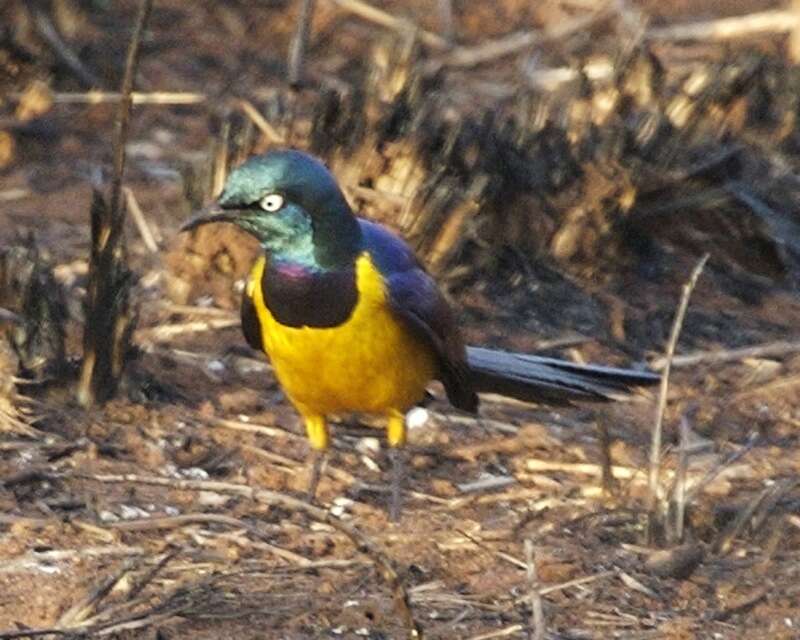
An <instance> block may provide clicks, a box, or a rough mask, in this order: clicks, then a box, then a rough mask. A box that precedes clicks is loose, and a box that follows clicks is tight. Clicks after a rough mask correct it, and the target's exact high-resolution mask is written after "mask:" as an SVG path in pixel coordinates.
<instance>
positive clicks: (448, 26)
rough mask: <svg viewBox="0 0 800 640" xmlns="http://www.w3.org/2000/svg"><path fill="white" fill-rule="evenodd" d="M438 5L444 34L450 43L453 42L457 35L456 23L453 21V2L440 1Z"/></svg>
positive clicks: (449, 0) (447, 0)
mask: <svg viewBox="0 0 800 640" xmlns="http://www.w3.org/2000/svg"><path fill="white" fill-rule="evenodd" d="M436 5H437V7H438V9H439V22H440V24H441V26H442V34H444V37H445V38H446V39H447V40H448V41H449V42H452V41H453V39H454V38H455V35H456V29H455V21H454V19H453V0H438V2H437V3H436Z"/></svg>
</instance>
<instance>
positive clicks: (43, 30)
mask: <svg viewBox="0 0 800 640" xmlns="http://www.w3.org/2000/svg"><path fill="white" fill-rule="evenodd" d="M34 24H35V25H36V31H37V33H38V34H39V35H40V36H41V37H42V39H43V40H44V41H45V43H46V44H47V46H48V47H50V49H51V50H52V51H53V53H55V54H56V57H58V59H59V60H61V62H62V63H63V64H64V65H65V66H66V67H67V68H68V69H69V70H70V71H71V72H72V73H73V75H74V76H75V77H76V78H77V79H78V80H80V81H81V82H82V83H83V84H85V85H86V86H87V87H99V86H100V85H102V84H103V83H102V82H101V81H100V79H99V78H98V77H97V76H96V75H94V74H93V73H92V72H91V71H89V70H88V69H87V68H86V66H85V65H84V64H83V62H81V60H80V58H78V56H77V55H76V54H75V52H74V51H72V49H70V48H69V45H67V43H66V42H64V40H63V39H62V38H61V35H60V34H59V33H58V29H56V27H55V25H54V24H53V23H52V22H51V21H50V18H49V17H47V15H46V14H44V13H42V12H41V11H37V12H36V15H35V19H34Z"/></svg>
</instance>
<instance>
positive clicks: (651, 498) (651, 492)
mask: <svg viewBox="0 0 800 640" xmlns="http://www.w3.org/2000/svg"><path fill="white" fill-rule="evenodd" d="M708 257H709V254H705V255H704V256H703V257H702V258H700V261H699V262H698V263H697V265H696V266H695V268H694V270H693V271H692V274H691V276H690V277H689V280H688V282H687V283H686V284H685V285H683V293H682V294H681V301H680V304H679V305H678V311H677V312H676V314H675V320H674V321H673V323H672V331H671V332H670V336H669V342H668V343H667V355H666V360H667V362H666V365H665V366H664V371H663V373H662V374H661V386H660V388H659V394H658V404H657V406H656V419H655V424H654V425H653V434H652V440H651V442H650V473H649V476H648V483H647V485H648V509H647V510H648V512H649V513H650V526H649V527H648V535H649V536H650V537H652V534H653V529H654V526H655V513H654V510H655V505H656V503H657V499H658V476H659V471H660V468H661V430H662V426H663V423H664V412H665V411H666V408H667V392H668V391H669V374H670V368H671V363H672V358H673V357H674V355H675V346H676V345H677V343H678V337H679V336H680V333H681V328H682V327H683V319H684V317H685V316H686V309H687V308H688V306H689V298H690V297H691V295H692V291H693V290H694V287H695V285H696V284H697V279H698V278H699V277H700V273H701V272H702V271H703V267H705V265H706V261H707V260H708Z"/></svg>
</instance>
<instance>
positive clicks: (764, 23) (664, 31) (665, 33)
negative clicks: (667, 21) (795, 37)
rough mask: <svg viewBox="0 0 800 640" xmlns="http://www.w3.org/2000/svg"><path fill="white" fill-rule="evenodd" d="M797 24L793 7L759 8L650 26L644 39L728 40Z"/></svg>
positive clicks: (799, 22)
mask: <svg viewBox="0 0 800 640" xmlns="http://www.w3.org/2000/svg"><path fill="white" fill-rule="evenodd" d="M798 25H800V16H798V15H797V13H796V12H794V11H780V10H774V11H761V12H758V13H750V14H748V15H743V16H734V17H730V18H719V19H717V20H707V21H703V22H690V23H685V24H674V25H670V26H669V27H660V28H656V29H650V30H649V31H648V32H647V33H646V34H645V39H646V40H650V41H659V40H702V41H704V42H710V41H713V40H730V39H732V38H744V37H747V36H753V35H759V34H763V33H787V32H790V31H792V30H793V29H796V28H797V27H798Z"/></svg>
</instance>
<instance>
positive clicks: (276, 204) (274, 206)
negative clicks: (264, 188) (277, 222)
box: [259, 193, 283, 213]
mask: <svg viewBox="0 0 800 640" xmlns="http://www.w3.org/2000/svg"><path fill="white" fill-rule="evenodd" d="M259 204H260V205H261V208H262V209H263V210H264V211H269V212H270V213H272V212H273V211H277V210H278V209H280V208H281V207H282V206H283V196H281V195H278V194H277V193H270V194H269V195H268V196H264V197H263V198H261V202H259Z"/></svg>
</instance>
